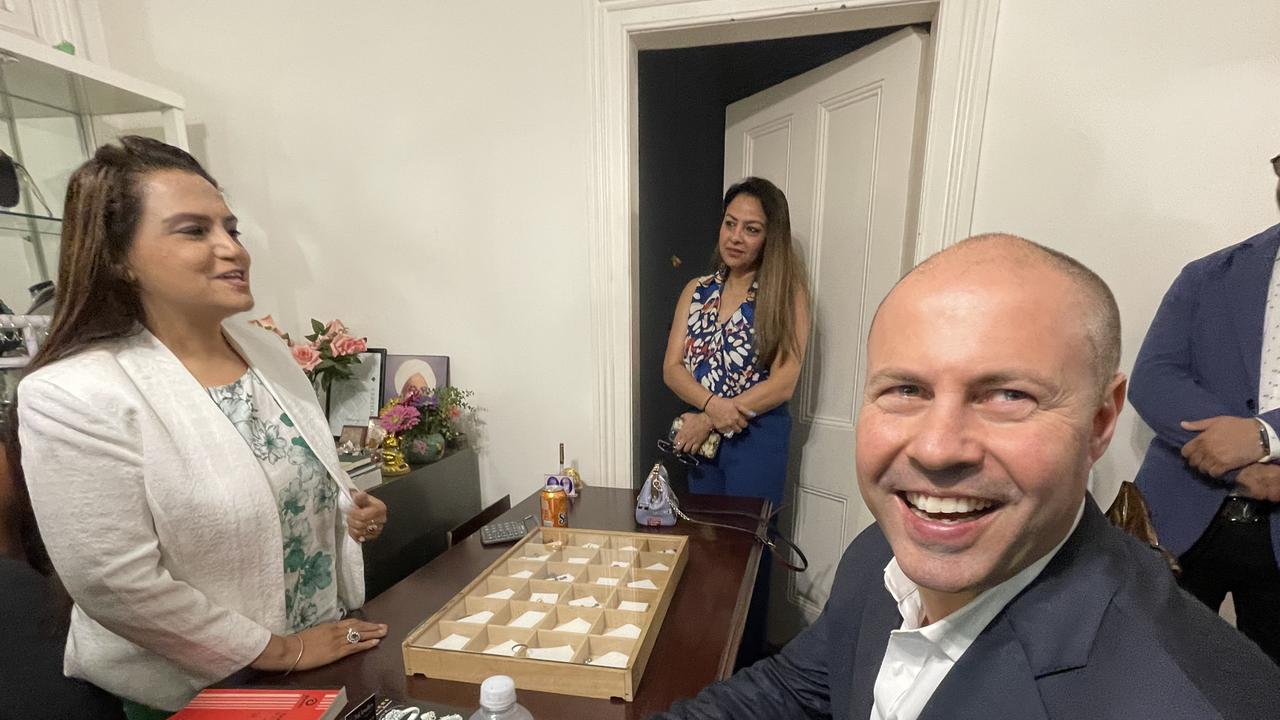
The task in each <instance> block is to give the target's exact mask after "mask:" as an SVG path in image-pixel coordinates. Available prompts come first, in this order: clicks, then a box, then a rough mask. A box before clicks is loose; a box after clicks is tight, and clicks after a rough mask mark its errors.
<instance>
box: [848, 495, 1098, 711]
mask: <svg viewBox="0 0 1280 720" xmlns="http://www.w3.org/2000/svg"><path fill="white" fill-rule="evenodd" d="M1083 515H1084V503H1083V502H1082V503H1081V504H1080V509H1079V510H1077V511H1076V519H1075V522H1073V523H1071V529H1070V530H1068V531H1067V534H1066V535H1064V536H1063V538H1062V541H1061V542H1059V543H1058V544H1057V545H1056V546H1055V547H1054V548H1053V550H1050V551H1049V552H1047V553H1045V555H1044V557H1042V558H1040V559H1039V560H1036V561H1035V562H1033V563H1031V564H1030V565H1028V566H1027V567H1025V568H1023V569H1022V570H1021V571H1020V572H1018V574H1016V575H1014V576H1013V577H1011V578H1009V579H1008V580H1005V581H1004V582H1002V583H1000V584H999V585H996V586H995V587H993V588H990V589H988V590H985V591H984V592H983V593H982V594H980V595H978V596H977V597H976V598H974V599H973V600H972V601H970V603H969V604H968V605H965V606H964V607H962V608H960V609H959V610H957V611H955V612H953V613H951V614H950V615H948V616H946V617H945V618H943V619H941V620H939V621H937V622H935V623H932V624H929V625H924V626H923V627H922V626H921V623H923V622H924V620H925V617H924V604H923V602H922V601H921V599H920V592H919V588H917V587H916V584H915V583H914V582H912V581H911V579H910V578H908V577H907V576H906V574H905V573H903V572H902V569H901V568H900V567H898V560H897V558H894V559H892V560H890V561H889V564H888V565H886V566H885V568H884V586H885V588H887V589H888V590H889V594H890V595H892V596H893V599H894V600H895V601H897V603H898V613H899V614H901V615H902V627H901V628H899V629H897V630H894V631H892V632H890V633H889V647H888V648H887V649H886V650H885V653H884V660H882V661H881V663H880V673H879V674H878V675H876V685H875V692H874V694H875V702H874V703H873V704H872V706H871V720H915V719H916V718H917V717H919V715H920V713H921V711H923V710H924V706H925V705H926V704H927V703H928V702H929V698H931V697H933V693H934V691H935V690H937V689H938V685H940V684H941V683H942V680H943V678H945V677H946V676H947V673H948V672H951V667H952V666H953V665H955V664H956V663H957V662H959V661H960V656H962V655H964V653H965V651H966V650H968V649H969V646H970V645H972V644H973V641H974V640H976V639H977V638H978V635H980V634H981V633H982V631H983V630H984V629H985V628H986V627H987V625H988V624H989V623H990V622H991V621H992V620H994V619H995V617H996V615H999V614H1000V611H1001V610H1003V609H1004V606H1005V605H1008V604H1009V601H1010V600H1013V598H1014V597H1016V596H1017V594H1018V593H1020V592H1022V591H1023V589H1025V588H1026V587H1027V586H1028V585H1030V584H1031V582H1032V581H1033V580H1035V579H1036V577H1037V576H1038V575H1039V574H1040V572H1041V571H1042V570H1044V568H1045V566H1046V565H1048V564H1049V561H1050V560H1052V559H1053V556H1055V555H1057V554H1058V551H1059V550H1061V549H1062V545H1063V544H1064V543H1066V541H1067V538H1068V537H1071V533H1073V532H1075V530H1076V526H1077V525H1079V524H1080V518H1081V517H1082V516H1083Z"/></svg>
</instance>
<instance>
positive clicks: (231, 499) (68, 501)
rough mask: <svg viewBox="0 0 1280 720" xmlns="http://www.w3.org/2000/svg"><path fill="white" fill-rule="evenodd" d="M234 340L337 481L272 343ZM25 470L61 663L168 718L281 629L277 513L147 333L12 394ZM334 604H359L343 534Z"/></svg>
mask: <svg viewBox="0 0 1280 720" xmlns="http://www.w3.org/2000/svg"><path fill="white" fill-rule="evenodd" d="M223 330H224V332H225V334H226V336H227V338H228V339H230V340H231V342H232V343H233V344H234V345H235V346H236V348H237V349H238V350H239V351H240V353H241V354H242V355H243V357H244V359H245V360H246V361H247V362H248V363H249V365H250V367H251V368H252V369H253V370H254V371H256V372H257V373H258V375H259V377H260V378H261V379H262V380H263V382H264V384H265V385H266V386H267V387H268V388H269V389H270V391H271V392H272V394H273V395H274V396H275V398H276V400H277V401H278V402H279V403H280V406H281V407H282V408H283V409H284V411H285V412H287V413H288V414H289V417H290V418H292V419H293V421H294V424H295V425H296V426H297V429H298V430H299V431H300V432H301V434H302V436H303V438H304V439H306V441H307V443H308V444H309V445H310V446H311V448H312V450H314V451H315V454H316V456H317V457H318V458H319V459H320V461H321V462H323V463H324V465H325V467H326V468H327V469H328V470H329V474H330V477H331V478H332V479H334V481H335V482H337V483H338V484H339V485H340V486H342V494H341V496H340V500H339V511H340V513H341V515H342V516H345V515H346V513H347V512H348V511H349V510H350V509H351V508H352V507H353V506H352V502H351V497H350V494H349V490H348V489H347V488H348V487H350V483H351V480H350V478H348V477H347V476H346V474H345V473H344V472H343V471H342V469H341V467H340V466H339V464H338V455H337V451H336V449H335V448H334V443H333V439H332V436H331V435H330V434H329V426H328V423H327V422H326V421H325V419H324V415H323V413H322V412H321V410H320V407H319V405H318V404H317V402H316V397H315V394H314V391H313V390H312V388H311V385H310V384H309V383H308V382H307V379H306V376H305V375H303V374H302V372H301V370H299V368H298V366H297V365H296V363H295V362H294V360H293V358H292V356H291V355H290V353H289V350H288V348H287V347H286V346H285V344H284V343H283V342H282V341H281V340H280V339H279V338H277V337H276V336H274V335H273V334H271V333H269V332H267V331H266V330H263V329H261V328H257V327H254V326H251V325H248V324H247V323H245V322H244V321H243V320H238V319H233V320H230V321H228V323H227V324H225V325H224V326H223ZM18 417H19V437H20V439H21V441H22V468H23V471H24V472H25V474H26V478H27V484H28V485H29V488H30V493H31V502H32V505H33V506H34V508H35V514H36V519H37V521H38V523H39V526H40V532H41V534H42V535H43V536H44V541H45V544H46V545H47V546H48V549H49V555H50V557H51V558H52V559H53V564H54V567H55V568H56V569H57V571H58V575H59V577H61V579H62V581H63V583H64V584H65V585H66V588H67V590H68V591H69V592H70V593H71V597H72V598H73V599H74V600H75V607H74V608H73V610H72V616H71V629H70V633H69V635H68V637H67V650H66V657H65V660H64V670H65V672H66V674H67V675H69V676H72V677H78V678H84V679H85V680H88V681H90V682H92V683H94V684H95V685H98V686H99V687H101V688H103V689H105V690H107V691H108V692H111V693H113V694H115V695H118V696H120V697H124V698H128V699H130V700H133V701H135V702H139V703H143V704H145V705H149V706H152V707H156V708H160V709H164V710H178V709H179V708H181V707H182V706H183V705H185V704H186V703H187V701H188V700H190V699H191V697H192V696H194V695H195V693H197V692H198V691H199V690H200V689H201V688H204V687H206V686H208V685H210V684H212V683H214V682H217V681H219V680H221V679H223V678H225V677H226V676H228V675H230V674H231V673H233V672H235V671H236V670H239V669H240V668H243V667H245V666H246V665H248V664H249V663H251V662H252V661H253V660H254V659H255V658H256V657H257V656H258V655H259V654H260V653H261V652H262V650H263V649H264V648H265V647H266V645H267V642H268V641H269V640H270V637H271V634H272V633H279V634H283V633H284V631H285V629H286V628H285V608H284V594H285V588H284V557H283V550H282V539H281V534H280V516H279V510H278V507H277V504H276V498H275V496H274V494H273V493H272V491H271V485H270V483H269V482H268V480H267V477H266V474H265V473H264V472H263V470H262V467H261V465H259V463H258V460H257V458H255V457H254V455H253V452H252V451H251V450H250V448H249V445H248V444H247V443H246V442H245V441H244V439H243V438H242V437H241V436H240V434H239V432H237V431H236V429H235V427H234V426H233V425H232V424H231V422H230V421H229V420H228V419H227V418H226V416H224V415H223V414H222V411H221V410H219V409H218V407H217V405H215V404H214V402H213V400H212V399H211V398H210V397H209V395H208V393H207V392H206V390H205V388H203V387H202V386H201V385H200V383H199V382H197V381H196V379H195V377H194V376H192V375H191V373H190V372H188V371H187V369H186V368H185V367H183V365H182V363H181V362H180V361H179V360H178V358H177V357H175V356H174V355H173V353H171V352H170V351H169V349H168V348H166V347H165V346H164V345H163V344H161V343H160V341H159V340H157V339H156V337H155V336H154V335H152V334H151V333H150V332H147V331H145V330H144V331H142V332H140V333H138V334H136V335H133V336H131V337H128V338H123V339H119V340H115V341H112V342H110V343H106V344H104V345H101V346H99V347H96V348H94V349H91V350H88V351H85V352H81V353H79V354H77V355H75V356H73V357H70V358H67V359H64V360H60V361H58V362H55V363H53V364H51V365H48V366H46V367H44V368H41V369H40V370H38V371H36V372H34V373H32V374H31V375H29V376H27V377H26V378H24V379H23V380H22V382H21V383H20V384H19V386H18ZM339 537H340V538H341V540H340V547H339V548H338V559H337V571H336V572H337V576H338V577H337V580H338V597H339V599H340V601H341V602H342V603H343V605H344V606H345V607H348V608H357V607H360V606H361V605H362V604H364V562H363V558H362V555H361V552H360V546H359V544H357V543H356V542H355V541H353V540H352V539H351V538H350V536H348V535H347V534H346V533H345V532H342V533H340V534H339Z"/></svg>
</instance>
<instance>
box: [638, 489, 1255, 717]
mask: <svg viewBox="0 0 1280 720" xmlns="http://www.w3.org/2000/svg"><path fill="white" fill-rule="evenodd" d="M892 555H893V553H892V551H891V550H890V548H889V544H888V542H887V541H886V540H885V537H884V535H883V534H882V533H881V532H880V529H879V527H878V526H875V525H873V526H871V527H870V528H868V529H867V530H866V531H864V532H863V533H862V534H861V535H859V536H858V537H857V539H855V540H854V541H853V543H852V544H851V545H850V546H849V548H848V550H846V551H845V554H844V558H843V559H842V560H841V561H840V568H839V570H838V571H837V574H836V579H835V585H834V586H833V587H832V589H831V597H830V599H829V600H828V602H827V606H826V608H825V609H824V610H823V611H822V615H821V616H820V617H819V618H818V620H817V621H816V622H815V623H814V624H813V625H812V626H810V627H809V628H808V629H807V630H805V631H804V632H802V633H800V635H798V636H796V638H795V639H794V640H793V641H792V642H790V643H789V644H788V645H787V646H786V647H785V648H783V649H782V652H781V653H779V654H778V655H776V656H774V657H771V658H768V659H766V660H763V661H761V662H759V663H756V664H755V665H753V666H751V667H750V668H747V669H745V670H743V671H741V672H739V673H737V674H736V675H734V676H733V677H732V678H730V679H728V680H726V681H724V682H720V683H716V684H714V685H711V686H710V687H708V688H707V689H705V690H703V691H702V693H700V694H699V695H698V697H696V698H694V699H693V700H685V701H681V702H678V703H676V704H675V705H674V706H673V707H672V708H671V710H670V711H669V712H668V713H666V714H662V715H658V716H656V717H657V718H661V719H663V720H677V719H679V720H695V719H696V720H710V719H713V718H714V719H716V720H722V719H723V720H728V719H730V718H732V719H733V720H748V719H750V718H759V719H760V720H782V719H790V718H839V719H840V720H867V718H869V717H870V715H871V704H872V691H873V689H874V687H875V681H876V675H877V674H878V673H879V671H880V661H881V660H882V659H883V658H884V654H885V648H886V647H887V645H888V642H889V632H890V631H891V630H894V629H896V628H898V627H899V625H901V623H902V617H901V616H900V615H899V614H898V606H897V604H896V603H895V602H894V601H893V598H892V596H890V595H889V592H888V591H887V590H885V587H884V567H885V565H886V564H888V562H889V559H890V558H891V557H892ZM1276 717H1280V668H1277V667H1276V666H1275V665H1274V664H1272V662H1271V660H1269V659H1268V658H1267V656H1266V655H1264V654H1263V653H1262V651H1261V650H1259V649H1258V648H1257V646H1256V645H1254V644H1253V643H1252V642H1251V641H1249V640H1248V639H1246V638H1245V637H1244V636H1243V635H1241V634H1239V633H1237V632H1236V630H1235V629H1233V628H1232V627H1231V626H1229V625H1228V624H1227V623H1226V622H1224V621H1223V620H1222V619H1221V618H1219V617H1218V616H1216V615H1214V614H1212V613H1210V612H1209V611H1208V610H1207V609H1206V608H1205V606H1204V605H1203V604H1201V603H1200V602H1198V601H1196V600H1195V599H1194V598H1192V597H1191V596H1190V595H1187V594H1185V593H1184V592H1182V591H1181V590H1179V589H1178V587H1177V584H1176V583H1175V582H1174V579H1173V577H1172V575H1170V573H1169V570H1168V566H1166V565H1165V563H1164V560H1163V559H1161V558H1160V556H1159V555H1157V554H1156V553H1155V551H1153V550H1151V549H1150V548H1148V547H1147V546H1145V545H1143V544H1142V543H1140V542H1138V541H1137V540H1135V539H1133V538H1131V537H1129V536H1128V535H1126V534H1124V533H1123V532H1121V531H1120V530H1117V529H1116V528H1114V527H1112V526H1111V525H1110V523H1108V522H1107V520H1106V518H1104V517H1103V515H1102V513H1101V512H1100V511H1099V510H1098V507H1097V505H1095V504H1094V502H1093V500H1092V498H1090V499H1089V500H1088V503H1087V507H1086V508H1085V512H1084V516H1083V517H1082V518H1081V520H1080V524H1079V526H1077V528H1076V530H1075V532H1074V533H1072V535H1071V537H1070V538H1068V539H1067V542H1066V543H1064V544H1063V546H1062V549H1061V550H1060V551H1059V552H1058V554H1057V555H1056V556H1055V557H1054V558H1053V560H1051V561H1050V562H1049V564H1048V566H1046V567H1045V569H1044V571H1043V572H1042V573H1041V574H1040V576H1039V577H1037V578H1036V579H1035V581H1034V582H1032V583H1031V585H1029V586H1028V587H1027V588H1026V589H1025V590H1023V591H1022V593H1020V594H1019V595H1018V596H1017V597H1015V598H1014V599H1013V601H1012V602H1010V603H1009V604H1008V605H1007V606H1006V607H1005V609H1004V610H1003V611H1001V612H1000V614H999V615H997V616H996V618H995V619H994V620H992V621H991V624H990V625H988V626H987V628H986V629H985V630H983V632H982V634H981V635H979V636H978V638H977V639H976V640H975V641H974V643H973V645H971V646H970V647H969V650H968V651H967V652H966V653H965V654H964V655H963V656H962V657H961V658H960V661H959V662H957V663H956V664H955V666H954V667H953V668H952V669H951V672H949V673H948V674H947V676H946V678H945V679H944V680H943V681H942V684H941V685H939V686H938V689H937V690H936V691H935V692H934V694H933V697H932V698H931V699H930V701H929V703H928V705H927V706H926V707H925V709H924V712H923V713H922V714H921V715H920V720H1038V719H1040V718H1045V719H1053V720H1098V719H1100V718H1108V719H1109V718H1115V719H1116V720H1145V719H1147V718H1151V719H1153V720H1193V719H1194V720H1203V719H1206V718H1224V719H1236V718H1238V719H1239V720H1259V719H1260V718H1276Z"/></svg>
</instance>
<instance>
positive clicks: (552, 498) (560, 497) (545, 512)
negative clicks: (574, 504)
mask: <svg viewBox="0 0 1280 720" xmlns="http://www.w3.org/2000/svg"><path fill="white" fill-rule="evenodd" d="M542 526H543V527H569V496H568V495H565V494H564V488H562V487H560V486H559V485H547V486H546V487H545V488H543V489H542Z"/></svg>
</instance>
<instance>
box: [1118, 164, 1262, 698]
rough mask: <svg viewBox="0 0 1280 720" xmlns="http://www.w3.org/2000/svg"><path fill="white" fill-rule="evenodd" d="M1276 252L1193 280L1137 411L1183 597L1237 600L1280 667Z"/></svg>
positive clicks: (1157, 349)
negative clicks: (1146, 430)
mask: <svg viewBox="0 0 1280 720" xmlns="http://www.w3.org/2000/svg"><path fill="white" fill-rule="evenodd" d="M1272 164H1273V166H1274V167H1275V169H1276V173H1277V175H1280V156H1277V158H1276V159H1273V160H1272ZM1277 194H1278V195H1280V189H1278V190H1277ZM1278 200H1280V197H1278ZM1277 248H1280V225H1277V226H1275V227H1272V228H1271V229H1269V230H1266V231H1264V232H1262V233H1260V234H1258V235H1255V236H1254V237H1251V238H1249V239H1248V240H1245V241H1244V242H1242V243H1238V244H1236V245H1232V246H1231V247H1228V248H1225V249H1223V250H1219V251H1218V252H1215V253H1213V254H1212V255H1208V256H1206V257H1203V258H1200V259H1199V260H1196V261H1195V262H1192V263H1191V264H1189V265H1187V266H1186V267H1185V268H1183V270H1182V273H1181V274H1180V275H1178V278H1177V279H1176V280H1174V282H1173V285H1172V287H1170V288H1169V291H1168V292H1167V293H1166V294H1165V296H1164V300H1163V302H1161V304H1160V309H1159V310H1158V311H1157V312H1156V316H1155V319H1154V320H1153V321H1152V322H1151V328H1150V330H1148V331H1147V337H1146V340H1144V341H1143V343H1142V350H1141V351H1140V352H1139V353H1138V359H1137V362H1136V363H1135V364H1134V367H1133V384H1132V386H1131V388H1130V391H1129V399H1130V400H1131V401H1132V402H1133V406H1134V408H1135V409H1136V410H1137V411H1138V414H1139V415H1141V416H1142V419H1143V420H1145V421H1146V422H1147V424H1148V425H1150V426H1151V428H1152V430H1154V431H1155V438H1154V439H1152V441H1151V446H1150V447H1149V448H1148V450H1147V456H1146V459H1145V460H1144V461H1143V463H1142V468H1141V469H1140V470H1139V471H1138V478H1137V484H1138V487H1139V489H1141V490H1142V492H1143V494H1144V495H1145V496H1146V498H1147V501H1148V504H1149V506H1150V508H1151V515H1152V521H1153V524H1154V525H1155V528H1156V532H1157V534H1158V535H1159V536H1160V541H1161V544H1163V545H1164V546H1165V547H1167V548H1168V549H1169V551H1170V552H1172V553H1174V554H1176V555H1178V556H1180V559H1181V564H1182V568H1183V572H1182V578H1181V582H1182V586H1183V587H1184V588H1186V589H1187V590H1188V591H1190V592H1191V593H1192V594H1194V595H1195V596H1196V597H1197V598H1199V599H1200V600H1201V601H1202V602H1204V603H1205V604H1206V605H1208V606H1209V607H1210V608H1211V609H1213V610H1214V611H1215V612H1216V611H1217V610H1218V608H1219V606H1221V605H1222V602H1223V600H1224V598H1225V597H1226V594H1227V593H1228V592H1230V593H1231V594H1232V598H1233V600H1234V602H1235V608H1236V618H1237V625H1238V627H1239V628H1240V630H1241V631H1242V632H1244V633H1245V635H1248V636H1249V637H1250V638H1252V639H1253V640H1254V641H1256V642H1257V643H1258V644H1259V645H1260V646H1261V647H1262V649H1263V650H1264V651H1266V652H1267V654H1268V655H1270V656H1271V658H1272V659H1273V660H1275V661H1276V662H1277V663H1280V569H1278V565H1277V558H1280V514H1278V513H1280V509H1278V508H1280V506H1278V505H1276V504H1275V503H1274V502H1273V501H1275V500H1280V465H1273V464H1272V462H1273V461H1275V460H1277V459H1280V438H1277V436H1276V430H1277V429H1280V273H1277V272H1275V267H1276V259H1277V258H1276V250H1277ZM1277 712H1278V713H1280V711H1277Z"/></svg>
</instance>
